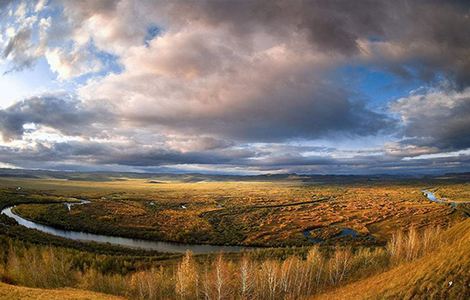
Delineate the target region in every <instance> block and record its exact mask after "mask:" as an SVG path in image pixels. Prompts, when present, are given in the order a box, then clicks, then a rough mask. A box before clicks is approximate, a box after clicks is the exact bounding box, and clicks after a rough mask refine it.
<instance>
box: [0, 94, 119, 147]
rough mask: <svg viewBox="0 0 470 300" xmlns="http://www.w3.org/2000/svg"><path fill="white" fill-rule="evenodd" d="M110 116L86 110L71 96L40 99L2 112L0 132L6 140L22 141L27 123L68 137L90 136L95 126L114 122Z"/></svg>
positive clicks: (24, 101) (13, 106)
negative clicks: (48, 128) (45, 127)
mask: <svg viewBox="0 0 470 300" xmlns="http://www.w3.org/2000/svg"><path fill="white" fill-rule="evenodd" d="M110 118H111V116H110V114H109V113H108V112H106V111H104V110H103V111H100V110H99V109H96V110H94V109H89V108H85V107H84V105H83V103H81V102H80V101H78V100H76V99H74V98H72V97H69V96H65V95H62V96H53V95H50V96H47V95H46V96H38V97H33V98H29V99H26V100H23V101H20V102H17V103H15V104H13V105H12V106H10V107H8V108H5V109H3V110H0V132H1V133H2V135H3V138H4V139H6V140H11V139H19V138H21V136H22V135H23V134H24V133H25V131H26V129H25V128H24V125H25V124H29V123H33V124H35V125H38V126H40V125H45V126H49V127H52V128H54V129H57V130H59V131H61V132H62V133H65V134H68V135H83V134H90V133H91V132H87V130H88V129H91V127H90V126H91V125H92V124H93V123H97V122H106V121H110Z"/></svg>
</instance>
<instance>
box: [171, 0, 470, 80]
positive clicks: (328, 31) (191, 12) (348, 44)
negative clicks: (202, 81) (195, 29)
mask: <svg viewBox="0 0 470 300" xmlns="http://www.w3.org/2000/svg"><path fill="white" fill-rule="evenodd" d="M173 5H174V6H173V8H172V9H173V15H174V17H175V18H181V19H183V20H186V21H187V22H203V23H204V22H206V23H208V24H211V25H213V26H227V27H229V28H231V29H232V32H233V33H235V34H239V35H249V34H252V33H253V32H256V31H258V30H260V28H261V29H262V30H265V31H268V32H269V33H270V34H273V35H281V36H284V37H283V38H284V39H285V40H289V39H290V38H291V37H292V33H293V32H296V31H297V32H298V33H300V34H302V33H303V34H306V35H307V36H308V38H309V39H310V41H311V42H312V45H313V46H314V47H317V48H318V49H320V50H322V51H325V52H329V53H331V54H335V53H337V54H345V55H348V56H352V55H355V54H357V53H358V52H360V51H363V50H364V49H362V48H361V45H360V44H358V41H359V40H366V41H377V42H391V43H393V44H394V45H397V46H399V47H401V48H402V49H401V54H400V55H399V57H390V55H389V54H387V53H380V54H379V57H378V59H379V60H380V61H377V62H376V63H377V64H383V65H384V66H386V67H387V68H388V69H389V70H391V71H394V72H396V73H397V74H400V75H407V76H413V74H416V73H417V75H419V76H420V77H421V78H423V79H426V80H427V79H432V78H434V77H435V76H436V75H439V73H440V72H444V73H447V74H448V75H449V76H451V77H453V79H454V80H455V82H456V84H457V85H458V86H460V87H463V86H466V85H468V84H469V83H470V61H469V58H468V57H469V56H470V52H469V48H470V31H469V30H467V28H470V18H469V17H468V16H469V13H470V4H469V2H468V1H437V0H436V1H419V0H418V1H406V0H402V1H385V0H382V1H380V0H379V1H342V0H339V1H334V0H333V1H329V0H311V1H308V0H306V1H304V0H294V1H283V0H280V1H261V0H260V1H242V2H237V1H197V2H192V1H178V2H177V3H175V4H173ZM170 11H171V10H170ZM397 63H398V65H397ZM406 66H408V67H410V66H412V67H413V68H415V69H416V70H415V71H413V72H412V73H410V71H409V68H408V67H406Z"/></svg>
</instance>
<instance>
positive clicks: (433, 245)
mask: <svg viewBox="0 0 470 300" xmlns="http://www.w3.org/2000/svg"><path fill="white" fill-rule="evenodd" d="M441 233H442V230H441V228H440V227H428V228H426V229H424V230H423V231H422V232H421V233H419V232H418V230H417V229H416V228H415V227H411V228H410V229H409V230H408V231H406V232H403V231H398V232H396V233H394V234H393V235H392V238H391V240H390V241H389V242H388V243H387V247H386V248H387V251H388V254H389V255H390V261H391V263H392V264H400V263H402V262H406V261H412V260H414V259H417V258H418V257H421V256H422V255H424V254H426V253H428V252H430V251H432V250H434V249H437V248H438V247H439V246H440V245H441V244H442V234H441Z"/></svg>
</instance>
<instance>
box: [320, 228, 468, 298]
mask: <svg viewBox="0 0 470 300" xmlns="http://www.w3.org/2000/svg"><path fill="white" fill-rule="evenodd" d="M446 239H447V242H448V243H445V244H443V246H441V247H440V248H437V249H436V251H434V252H432V253H429V254H427V255H425V256H424V257H422V258H420V259H418V260H416V261H414V262H410V263H406V264H402V265H400V266H398V267H396V268H394V269H392V270H390V271H387V272H384V273H382V274H379V275H376V276H372V277H370V278H367V279H365V280H362V281H359V282H356V283H353V284H350V285H347V286H345V287H342V288H340V289H337V290H335V291H332V292H329V293H325V294H321V295H318V296H316V297H314V298H313V299H411V298H413V299H465V297H468V296H469V295H470V219H467V220H466V221H464V222H462V223H460V224H457V225H455V226H454V227H453V228H451V229H450V230H449V231H447V232H446Z"/></svg>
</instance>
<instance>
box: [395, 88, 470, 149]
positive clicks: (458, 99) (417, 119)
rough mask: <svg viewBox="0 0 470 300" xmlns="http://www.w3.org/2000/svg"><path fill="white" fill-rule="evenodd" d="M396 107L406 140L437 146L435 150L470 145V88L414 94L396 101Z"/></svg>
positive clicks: (407, 141)
mask: <svg viewBox="0 0 470 300" xmlns="http://www.w3.org/2000/svg"><path fill="white" fill-rule="evenodd" d="M392 110H393V111H394V112H396V113H398V114H399V115H400V116H401V118H402V120H403V126H404V134H405V137H406V139H405V140H404V141H403V142H402V143H404V144H411V145H416V146H420V147H427V148H429V149H430V150H431V149H434V151H432V152H435V151H455V150H463V149H468V148H470V134H468V132H469V128H470V117H469V116H470V89H469V88H467V89H465V90H464V91H462V92H456V91H446V90H438V91H436V90H434V91H433V90H431V91H427V92H426V93H424V94H416V95H411V96H409V97H407V98H403V99H400V100H398V101H397V102H395V103H393V104H392ZM420 154H421V153H420Z"/></svg>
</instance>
